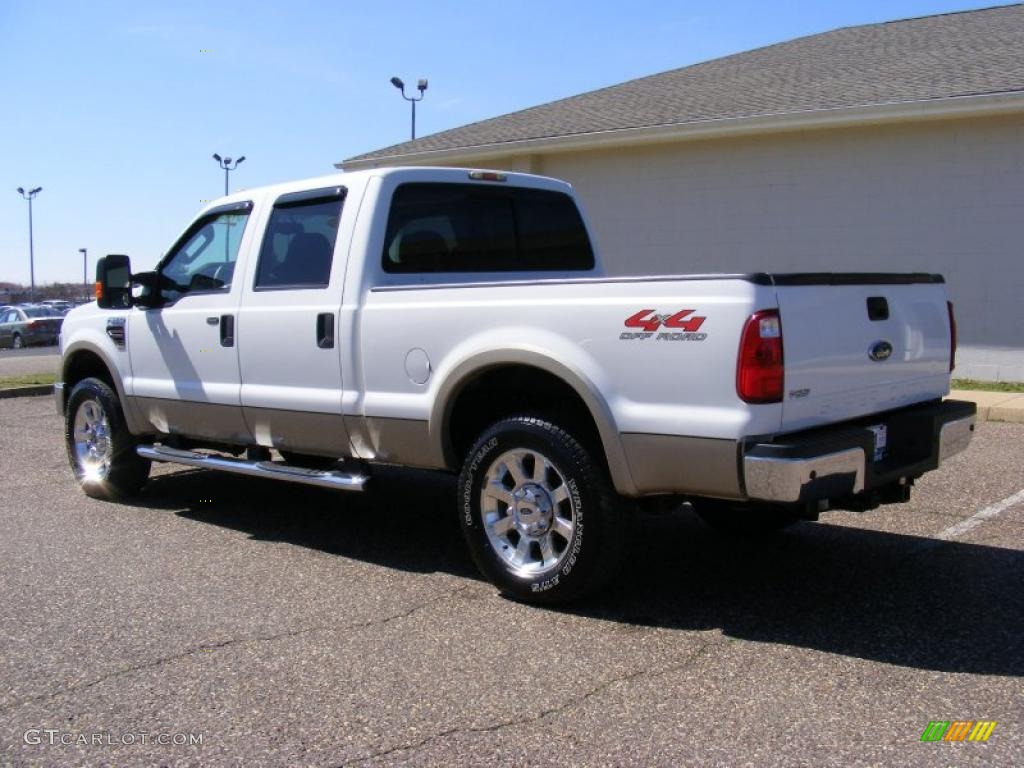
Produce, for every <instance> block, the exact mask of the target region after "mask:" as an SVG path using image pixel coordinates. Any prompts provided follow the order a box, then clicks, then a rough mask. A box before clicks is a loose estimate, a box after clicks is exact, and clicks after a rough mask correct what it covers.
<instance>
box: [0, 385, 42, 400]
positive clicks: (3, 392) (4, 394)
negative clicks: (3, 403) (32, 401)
mask: <svg viewBox="0 0 1024 768" xmlns="http://www.w3.org/2000/svg"><path fill="white" fill-rule="evenodd" d="M52 394H53V384H35V385H33V386H31V387H11V388H10V389H0V400H7V399H8V398H11V397H41V396H42V395H52Z"/></svg>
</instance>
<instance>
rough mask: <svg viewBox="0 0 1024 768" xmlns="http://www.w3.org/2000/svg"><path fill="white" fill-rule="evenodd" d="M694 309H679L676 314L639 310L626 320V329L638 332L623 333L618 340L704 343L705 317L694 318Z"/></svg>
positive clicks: (705, 336)
mask: <svg viewBox="0 0 1024 768" xmlns="http://www.w3.org/2000/svg"><path fill="white" fill-rule="evenodd" d="M696 311H697V310H695V309H681V310H679V311H678V312H675V313H673V312H666V313H665V314H659V313H658V312H657V311H656V310H653V309H641V310H640V311H639V312H637V313H635V314H632V315H630V316H629V317H627V318H626V322H625V326H626V327H627V328H639V329H641V330H639V331H623V332H622V333H621V334H619V339H621V340H623V341H633V340H636V339H639V340H644V339H649V338H651V337H654V340H655V341H704V339H706V338H707V337H708V335H707V334H706V333H701V332H700V328H701V326H702V325H704V321H705V320H707V318H706V317H699V316H694V314H693V313H694V312H696Z"/></svg>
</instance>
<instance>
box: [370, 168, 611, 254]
mask: <svg viewBox="0 0 1024 768" xmlns="http://www.w3.org/2000/svg"><path fill="white" fill-rule="evenodd" d="M381 263H382V266H383V269H384V271H385V272H388V273H398V274H403V273H404V274H431V273H453V272H462V273H474V272H547V271H559V272H564V271H587V270H591V269H593V268H594V252H593V249H592V247H591V244H590V239H589V237H588V236H587V230H586V227H585V226H584V224H583V219H582V217H581V216H580V213H579V210H578V209H577V208H576V203H575V202H574V201H573V199H572V198H571V197H570V196H569V195H567V194H565V193H564V192H558V191H554V190H546V189H534V188H527V187H493V186H481V185H478V184H466V183H457V182H408V183H404V184H401V185H399V186H398V187H397V188H396V189H395V192H394V194H393V196H392V199H391V208H390V211H389V214H388V222H387V230H386V234H385V238H384V252H383V254H382V262H381Z"/></svg>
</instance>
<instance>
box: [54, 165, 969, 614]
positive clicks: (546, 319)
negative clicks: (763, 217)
mask: <svg viewBox="0 0 1024 768" xmlns="http://www.w3.org/2000/svg"><path fill="white" fill-rule="evenodd" d="M679 263H680V266H682V267H685V264H686V253H685V244H681V247H680V256H679ZM955 346H956V341H955V327H954V324H953V313H952V306H951V305H950V304H949V303H948V302H947V297H946V292H945V286H944V284H943V280H942V278H941V277H940V276H937V275H928V274H765V273H758V274H745V275H689V276H656V277H643V278H634V277H620V278H615V277H607V276H605V275H604V273H603V272H602V270H601V266H600V263H599V260H598V257H597V254H596V252H595V249H594V246H593V244H592V242H591V239H590V237H589V236H588V233H587V228H586V224H585V222H584V219H583V216H582V214H581V212H580V210H579V208H578V207H577V205H576V202H575V201H574V198H573V194H572V189H571V187H570V186H569V185H567V184H565V183H562V182H559V181H556V180H553V179H548V178H542V177H538V176H530V175H523V174H513V173H508V174H506V173H499V172H494V171H471V170H464V169H451V168H447V169H445V168H393V169H381V170H372V171H361V172H357V173H346V174H342V175H335V176H329V177H325V178H318V179H313V180H307V181H301V182H294V183H289V184H281V185H277V186H271V187H265V188H260V189H251V190H246V191H244V192H239V193H236V194H233V195H230V196H228V197H225V198H222V199H221V200H218V201H216V203H214V204H213V205H211V206H210V207H208V208H206V209H205V210H203V211H202V212H201V213H200V214H199V216H198V217H197V218H196V219H195V221H193V222H192V223H191V224H190V225H189V226H188V227H187V228H186V229H185V231H184V232H183V233H182V235H181V236H180V238H178V240H177V242H175V243H174V245H173V246H172V247H171V248H170V250H169V251H168V252H167V255H166V256H164V257H163V258H162V259H161V260H160V262H159V264H158V265H157V267H156V269H155V270H154V271H151V272H143V273H137V274H132V273H131V266H130V263H129V261H128V258H127V257H125V256H107V257H106V258H104V259H102V260H101V262H100V264H99V265H98V266H97V302H96V303H95V304H92V305H89V306H88V307H82V308H79V309H76V310H74V311H73V312H71V314H69V315H68V317H67V319H66V320H65V322H64V327H63V333H62V336H61V351H62V354H63V365H62V368H61V371H62V375H61V381H60V383H58V384H57V385H56V393H55V394H56V400H57V408H58V411H59V412H60V413H61V414H62V415H64V416H65V417H66V435H65V437H66V442H67V449H68V455H69V458H70V461H71V466H72V468H73V470H74V473H75V476H76V478H77V479H78V481H79V482H80V483H81V485H82V487H83V489H84V490H85V492H86V493H87V494H89V495H91V496H95V497H100V498H116V497H123V496H126V495H129V494H131V493H133V492H135V491H137V490H139V489H140V488H141V486H142V485H143V484H144V483H145V482H146V478H147V476H148V473H149V468H150V462H151V461H160V462H176V463H179V464H185V465H191V466H194V467H208V468H210V469H216V470H224V471H229V472H236V473H241V474H246V475H253V476H256V477H264V478H276V479H280V480H285V481H291V482H297V483H306V484H311V485H317V486H324V487H328V488H337V489H341V490H346V491H362V490H364V488H367V487H369V486H370V485H371V484H372V476H373V467H374V465H375V464H378V463H387V464H399V465H407V466H413V467H425V468H429V469H435V470H442V471H448V472H453V473H459V479H458V486H457V487H458V493H457V500H453V501H455V502H456V504H457V508H458V513H459V517H460V519H461V522H462V527H463V530H464V533H465V538H466V541H467V543H468V545H469V548H470V551H471V553H472V555H473V558H474V560H475V561H476V563H477V565H478V566H479V567H480V569H481V571H482V572H483V573H484V575H485V576H486V577H487V578H488V579H490V580H491V581H492V582H493V583H494V584H495V585H497V586H498V587H499V588H500V589H501V590H503V591H505V592H506V593H508V594H510V595H513V596H515V597H518V598H520V599H524V600H534V601H546V602H553V601H559V600H567V599H572V598H575V597H578V596H580V595H582V594H583V593H584V592H587V591H589V590H591V589H593V588H594V587H595V586H597V585H599V584H601V583H602V582H603V581H606V580H607V579H608V578H610V576H611V575H612V574H613V573H614V568H615V566H616V564H617V563H618V561H619V560H620V559H621V556H622V554H623V552H624V550H625V549H626V547H627V542H628V540H629V538H630V537H629V534H630V533H631V529H632V522H631V517H630V515H631V512H632V511H633V509H634V507H635V506H636V502H637V501H638V500H639V501H646V500H651V501H653V502H655V503H661V504H664V503H665V501H666V500H668V501H671V502H673V503H676V502H679V501H682V500H685V501H689V502H691V503H692V504H693V505H694V507H695V508H696V509H697V511H698V512H700V513H702V515H704V516H705V519H708V520H709V521H711V522H712V523H715V522H731V523H733V524H735V521H736V520H741V521H746V524H748V525H751V526H762V527H764V526H779V525H783V524H786V523H788V522H792V521H794V520H797V519H801V518H803V519H812V520H813V519H816V518H817V516H818V513H819V512H820V511H821V510H823V509H827V508H829V507H834V508H847V509H852V508H860V509H863V508H870V507H874V506H877V505H878V504H880V503H889V502H899V501H905V500H906V499H907V498H908V497H909V493H910V488H911V486H912V484H913V483H914V480H915V479H916V478H918V477H920V476H921V475H922V474H924V473H925V472H928V471H930V470H932V469H935V468H936V467H938V466H939V464H940V463H941V462H942V461H943V460H945V459H946V458H947V457H949V456H950V455H952V454H954V453H956V452H958V451H960V450H962V449H964V448H965V447H966V446H967V444H968V443H969V441H970V439H971V436H972V433H973V429H974V418H975V409H974V405H973V404H971V403H963V402H956V401H950V400H946V401H943V396H944V395H946V394H947V393H948V391H949V380H950V371H951V370H952V365H953V357H954V352H955ZM272 451H273V452H272Z"/></svg>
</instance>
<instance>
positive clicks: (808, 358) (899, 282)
mask: <svg viewBox="0 0 1024 768" xmlns="http://www.w3.org/2000/svg"><path fill="white" fill-rule="evenodd" d="M774 280H775V284H776V293H777V296H778V302H779V314H780V317H781V321H782V335H783V339H784V342H783V344H784V355H785V394H784V400H783V409H782V428H783V431H791V430H796V429H805V428H808V427H813V426H818V425H822V424H828V423H831V422H835V421H842V420H845V419H852V418H856V417H858V416H865V415H868V414H871V413H877V412H879V411H886V410H890V409H893V408H900V407H902V406H905V405H910V404H913V403H918V402H922V401H925V400H932V399H935V398H939V397H942V396H943V395H945V394H946V393H947V392H948V391H949V355H950V329H949V314H948V310H947V307H946V289H945V285H944V283H943V281H942V278H941V277H939V276H937V275H841V274H839V275H830V274H829V275H778V276H775V278H774Z"/></svg>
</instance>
